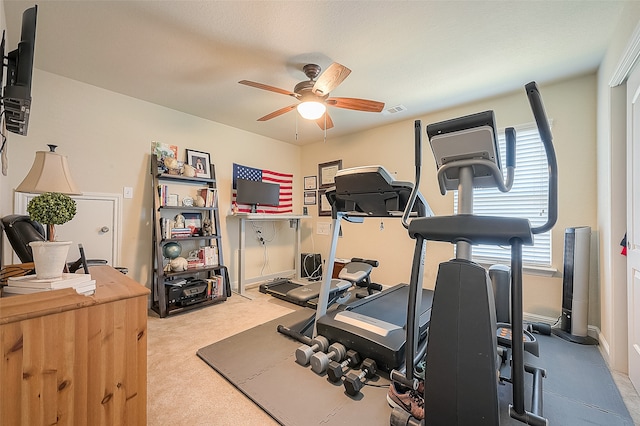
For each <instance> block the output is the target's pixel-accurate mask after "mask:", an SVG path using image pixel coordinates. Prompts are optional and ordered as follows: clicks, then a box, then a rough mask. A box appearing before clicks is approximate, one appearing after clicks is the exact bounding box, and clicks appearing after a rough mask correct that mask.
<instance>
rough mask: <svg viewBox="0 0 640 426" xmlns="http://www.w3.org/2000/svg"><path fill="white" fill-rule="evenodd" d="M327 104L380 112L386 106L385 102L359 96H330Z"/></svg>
mask: <svg viewBox="0 0 640 426" xmlns="http://www.w3.org/2000/svg"><path fill="white" fill-rule="evenodd" d="M325 102H326V103H327V105H331V106H334V107H337V108H344V109H353V110H356V111H366V112H380V111H382V109H383V108H384V102H378V101H370V100H368V99H358V98H329V99H327V100H326V101H325Z"/></svg>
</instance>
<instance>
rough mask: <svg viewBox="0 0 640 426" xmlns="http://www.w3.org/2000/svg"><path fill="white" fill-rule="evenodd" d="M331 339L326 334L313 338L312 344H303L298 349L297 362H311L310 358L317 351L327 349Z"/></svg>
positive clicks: (301, 363) (302, 363)
mask: <svg viewBox="0 0 640 426" xmlns="http://www.w3.org/2000/svg"><path fill="white" fill-rule="evenodd" d="M328 347H329V341H328V340H327V338H326V337H324V336H316V337H314V338H313V339H311V346H309V345H302V346H300V347H299V348H298V349H296V362H297V363H298V364H300V365H307V364H309V360H310V359H311V357H312V356H313V354H314V353H316V352H317V351H326V350H327V348H328Z"/></svg>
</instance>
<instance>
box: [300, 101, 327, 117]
mask: <svg viewBox="0 0 640 426" xmlns="http://www.w3.org/2000/svg"><path fill="white" fill-rule="evenodd" d="M297 108H298V112H299V113H300V115H301V116H302V118H306V119H307V120H317V119H318V118H320V117H322V114H324V112H325V111H326V110H327V107H326V106H325V105H324V104H323V103H321V102H316V101H306V102H300V103H299V104H298V107H297Z"/></svg>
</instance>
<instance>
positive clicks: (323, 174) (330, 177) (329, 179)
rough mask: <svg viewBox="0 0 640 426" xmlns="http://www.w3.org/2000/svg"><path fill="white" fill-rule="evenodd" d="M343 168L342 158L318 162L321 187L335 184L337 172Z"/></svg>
mask: <svg viewBox="0 0 640 426" xmlns="http://www.w3.org/2000/svg"><path fill="white" fill-rule="evenodd" d="M341 168H342V160H336V161H329V162H328V163H320V164H318V176H320V188H329V187H330V186H333V184H334V181H335V177H336V173H338V170H340V169H341Z"/></svg>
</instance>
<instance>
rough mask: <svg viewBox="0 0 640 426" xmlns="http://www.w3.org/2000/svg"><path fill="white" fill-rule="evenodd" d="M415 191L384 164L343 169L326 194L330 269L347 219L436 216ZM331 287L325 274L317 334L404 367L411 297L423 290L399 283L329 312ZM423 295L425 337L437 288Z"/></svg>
mask: <svg viewBox="0 0 640 426" xmlns="http://www.w3.org/2000/svg"><path fill="white" fill-rule="evenodd" d="M412 190H413V184H412V183H410V182H400V181H395V180H394V179H393V177H392V176H391V174H390V173H389V172H388V171H387V170H386V169H384V167H382V166H363V167H354V168H350V169H343V170H339V171H338V172H337V174H336V176H335V186H334V187H331V188H329V189H328V190H327V191H326V193H325V194H326V197H327V199H328V200H329V203H330V204H331V214H332V218H333V228H332V229H333V235H332V240H331V248H330V251H329V257H328V260H327V262H328V264H327V270H329V271H331V270H333V263H334V261H335V254H336V247H337V242H338V239H339V234H340V226H341V222H342V220H346V221H347V222H352V223H362V222H363V221H364V219H365V218H398V219H401V218H402V219H403V221H406V219H407V216H411V217H427V216H432V215H433V213H432V211H431V209H430V207H429V205H428V204H427V202H426V201H425V199H424V197H423V196H422V194H420V192H419V191H416V195H415V196H414V198H413V199H411V195H412V194H411V193H412ZM408 207H409V208H408ZM405 210H406V213H405ZM329 288H330V277H325V279H324V281H323V282H322V287H321V291H320V296H319V301H318V306H317V309H316V321H315V330H314V336H315V335H322V336H324V337H326V338H327V339H329V341H334V342H339V343H341V344H343V345H345V347H347V348H349V349H353V350H355V351H357V352H358V353H359V354H360V356H361V357H362V358H363V359H364V358H371V359H373V360H375V361H376V364H377V366H378V368H379V369H381V370H383V371H391V370H392V369H397V368H399V367H401V366H402V365H403V363H404V349H405V342H406V323H407V307H408V306H409V299H410V298H411V297H412V295H415V294H416V293H417V291H412V290H411V289H410V286H409V285H407V284H398V285H396V286H393V287H391V288H388V289H385V290H383V291H382V292H380V293H375V294H373V295H371V296H368V297H365V298H364V299H361V300H358V301H356V302H353V303H350V304H347V305H340V306H338V307H337V308H336V309H332V310H331V311H330V312H327V304H328V301H329ZM421 296H422V297H421V303H418V305H419V306H421V308H420V309H419V318H420V320H419V324H420V327H419V340H424V338H425V337H426V334H427V328H428V325H429V320H430V317H431V304H432V301H433V291H431V290H427V289H422V295H421ZM413 297H415V296H413ZM414 306H415V305H414Z"/></svg>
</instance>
